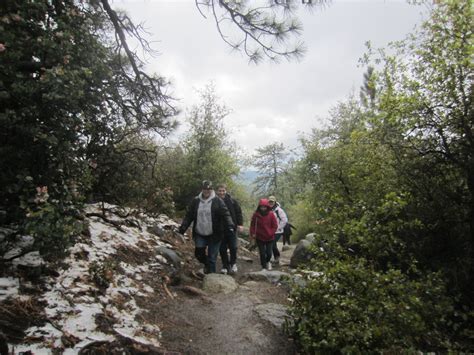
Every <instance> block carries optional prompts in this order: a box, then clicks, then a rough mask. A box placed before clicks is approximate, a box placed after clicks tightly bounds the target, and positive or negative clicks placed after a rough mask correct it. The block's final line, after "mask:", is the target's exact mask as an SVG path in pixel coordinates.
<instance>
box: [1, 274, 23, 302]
mask: <svg viewBox="0 0 474 355" xmlns="http://www.w3.org/2000/svg"><path fill="white" fill-rule="evenodd" d="M19 288H20V281H19V280H18V279H17V278H13V277H2V278H0V301H4V300H6V299H7V298H9V297H13V296H17V295H18V289H19Z"/></svg>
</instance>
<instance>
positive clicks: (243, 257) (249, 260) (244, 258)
mask: <svg viewBox="0 0 474 355" xmlns="http://www.w3.org/2000/svg"><path fill="white" fill-rule="evenodd" d="M239 259H240V260H243V261H245V262H247V263H253V259H252V258H249V257H246V256H239Z"/></svg>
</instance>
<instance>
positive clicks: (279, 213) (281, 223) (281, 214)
mask: <svg viewBox="0 0 474 355" xmlns="http://www.w3.org/2000/svg"><path fill="white" fill-rule="evenodd" d="M268 203H269V205H270V207H271V208H272V211H273V213H275V216H276V218H277V220H278V229H277V231H276V233H275V239H274V240H273V261H274V263H275V264H279V263H280V251H279V250H278V246H277V242H278V241H279V240H280V238H281V237H282V235H283V228H285V225H286V224H287V223H288V216H287V215H286V213H285V211H283V208H281V207H280V204H279V203H278V202H277V200H276V197H275V196H270V197H269V198H268Z"/></svg>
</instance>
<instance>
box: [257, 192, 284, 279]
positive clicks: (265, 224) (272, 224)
mask: <svg viewBox="0 0 474 355" xmlns="http://www.w3.org/2000/svg"><path fill="white" fill-rule="evenodd" d="M277 229H278V221H277V219H276V217H275V214H274V213H273V211H272V210H271V207H270V204H269V203H268V200H267V199H266V198H262V199H261V200H260V201H259V203H258V208H257V210H256V211H255V212H254V214H253V216H252V220H251V222H250V238H251V239H254V238H256V240H257V246H258V252H259V254H260V264H261V265H262V270H265V269H267V270H271V269H272V263H271V262H270V260H271V258H272V248H273V240H274V239H275V232H276V231H277Z"/></svg>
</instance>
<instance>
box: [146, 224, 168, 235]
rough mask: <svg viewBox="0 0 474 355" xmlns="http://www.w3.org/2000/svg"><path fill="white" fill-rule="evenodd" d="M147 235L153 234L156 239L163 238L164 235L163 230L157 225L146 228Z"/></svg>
mask: <svg viewBox="0 0 474 355" xmlns="http://www.w3.org/2000/svg"><path fill="white" fill-rule="evenodd" d="M147 231H148V233H151V234H154V235H156V236H157V237H160V238H161V237H163V236H164V235H165V230H164V229H163V228H162V227H161V226H160V225H158V224H154V225H152V226H148V227H147Z"/></svg>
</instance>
